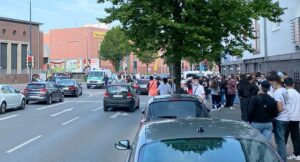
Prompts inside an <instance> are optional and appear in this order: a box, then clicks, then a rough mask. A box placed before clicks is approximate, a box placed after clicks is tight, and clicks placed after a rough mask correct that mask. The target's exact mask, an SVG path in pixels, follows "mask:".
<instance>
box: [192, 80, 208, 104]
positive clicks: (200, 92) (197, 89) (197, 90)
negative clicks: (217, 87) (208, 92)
mask: <svg viewBox="0 0 300 162" xmlns="http://www.w3.org/2000/svg"><path fill="white" fill-rule="evenodd" d="M193 95H196V96H198V97H199V99H200V100H201V101H204V99H205V91H204V88H203V86H202V85H201V84H199V78H198V77H197V76H196V75H195V76H193Z"/></svg>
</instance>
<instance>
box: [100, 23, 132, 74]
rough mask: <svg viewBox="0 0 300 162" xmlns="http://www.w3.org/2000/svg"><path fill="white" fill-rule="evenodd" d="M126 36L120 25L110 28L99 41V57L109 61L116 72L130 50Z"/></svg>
mask: <svg viewBox="0 0 300 162" xmlns="http://www.w3.org/2000/svg"><path fill="white" fill-rule="evenodd" d="M128 40H129V39H128V38H127V36H126V34H125V32H124V31H123V30H122V29H121V27H114V28H112V29H110V30H109V31H108V32H107V33H106V35H105V37H104V39H103V42H102V43H101V46H100V50H99V58H100V59H102V60H107V61H110V63H111V64H112V65H113V67H114V68H115V70H116V71H117V72H119V71H120V63H121V61H122V60H123V59H124V57H125V56H126V55H128V54H129V53H130V52H131V46H130V44H129V42H128Z"/></svg>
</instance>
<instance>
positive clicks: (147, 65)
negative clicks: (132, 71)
mask: <svg viewBox="0 0 300 162" xmlns="http://www.w3.org/2000/svg"><path fill="white" fill-rule="evenodd" d="M146 68H147V74H149V64H146Z"/></svg>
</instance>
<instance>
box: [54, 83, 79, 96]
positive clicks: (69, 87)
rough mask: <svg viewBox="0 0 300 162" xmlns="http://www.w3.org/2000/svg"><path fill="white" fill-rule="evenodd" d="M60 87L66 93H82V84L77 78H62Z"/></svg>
mask: <svg viewBox="0 0 300 162" xmlns="http://www.w3.org/2000/svg"><path fill="white" fill-rule="evenodd" d="M57 84H58V86H59V88H61V89H63V90H64V95H65V96H66V95H72V96H77V97H78V96H80V95H82V84H81V83H79V82H77V81H76V80H75V79H62V80H60V81H58V83H57Z"/></svg>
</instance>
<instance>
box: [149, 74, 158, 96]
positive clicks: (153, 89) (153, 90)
mask: <svg viewBox="0 0 300 162" xmlns="http://www.w3.org/2000/svg"><path fill="white" fill-rule="evenodd" d="M147 88H148V91H149V92H148V93H149V96H150V97H153V96H157V95H158V94H157V92H158V83H157V81H156V80H154V78H153V76H150V81H149V83H148V85H147Z"/></svg>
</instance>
